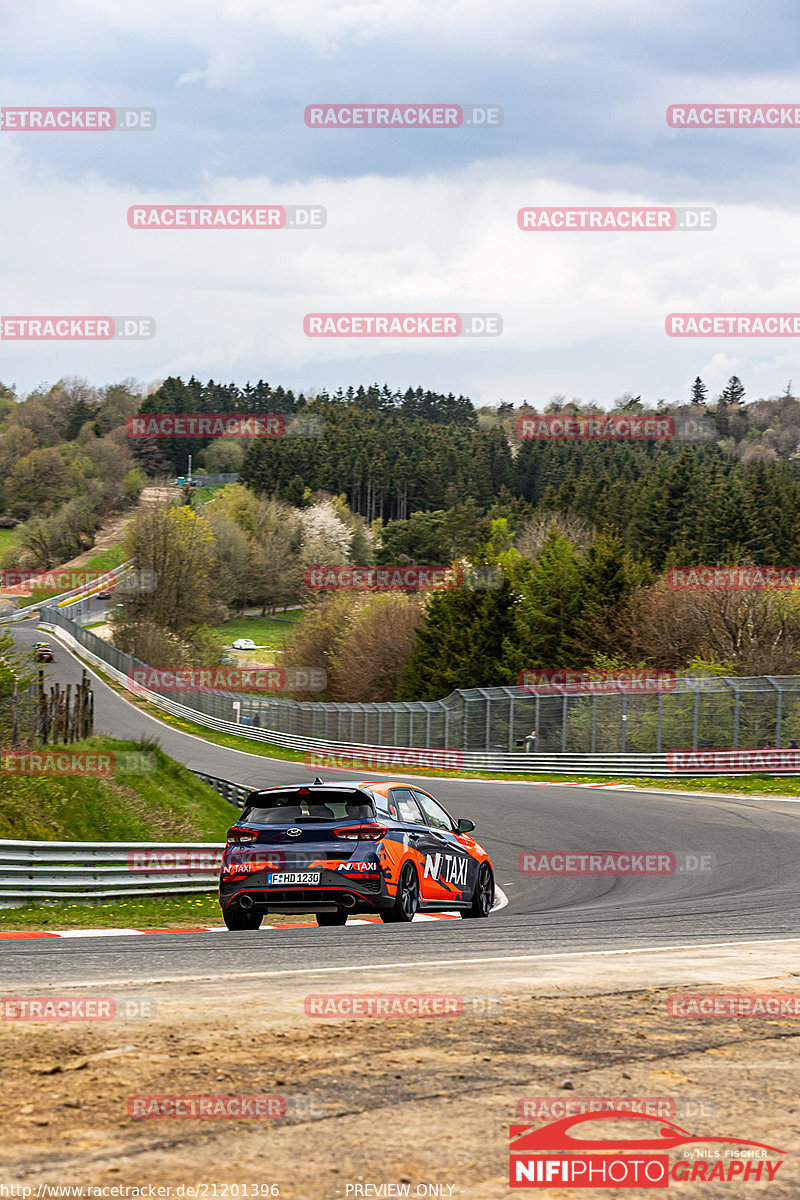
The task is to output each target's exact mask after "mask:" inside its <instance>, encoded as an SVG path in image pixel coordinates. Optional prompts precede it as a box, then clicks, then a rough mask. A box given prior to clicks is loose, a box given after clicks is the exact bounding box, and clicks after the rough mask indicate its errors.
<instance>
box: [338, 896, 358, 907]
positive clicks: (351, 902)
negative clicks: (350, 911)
mask: <svg viewBox="0 0 800 1200" xmlns="http://www.w3.org/2000/svg"><path fill="white" fill-rule="evenodd" d="M341 905H342V908H355V906H356V898H355V896H342V899H341Z"/></svg>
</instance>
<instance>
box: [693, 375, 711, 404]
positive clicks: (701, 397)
mask: <svg viewBox="0 0 800 1200" xmlns="http://www.w3.org/2000/svg"><path fill="white" fill-rule="evenodd" d="M707 400H708V388H707V387H706V385H705V384H704V383H703V381H702V379H701V378H700V376H699V375H698V376H697V378H696V379H695V381H694V383H693V384H692V404H700V405H702V406H703V408H705V406H706V402H707Z"/></svg>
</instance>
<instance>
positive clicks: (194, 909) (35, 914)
mask: <svg viewBox="0 0 800 1200" xmlns="http://www.w3.org/2000/svg"><path fill="white" fill-rule="evenodd" d="M313 920H314V918H313V917H308V916H294V915H292V914H289V915H287V914H283V913H272V914H270V915H269V916H268V917H266V918H265V924H268V925H296V924H298V923H300V924H305V923H308V922H309V921H313ZM208 925H211V926H219V927H220V928H222V927H223V925H224V922H223V920H222V915H221V912H220V907H219V901H218V900H217V895H216V892H208V893H202V894H200V895H183V896H142V897H141V899H138V898H137V897H135V896H123V897H120V898H119V899H115V900H108V901H104V902H103V903H102V904H79V903H77V902H75V903H71V902H70V901H64V900H53V901H52V902H51V903H47V904H26V905H25V906H24V907H23V908H3V909H0V933H2V932H3V931H6V932H12V931H15V930H20V931H23V930H36V929H43V930H48V929H202V928H205V927H206V926H208Z"/></svg>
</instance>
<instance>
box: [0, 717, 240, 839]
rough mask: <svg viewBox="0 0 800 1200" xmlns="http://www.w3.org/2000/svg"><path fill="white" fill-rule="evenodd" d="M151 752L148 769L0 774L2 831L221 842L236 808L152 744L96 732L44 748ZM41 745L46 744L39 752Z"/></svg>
mask: <svg viewBox="0 0 800 1200" xmlns="http://www.w3.org/2000/svg"><path fill="white" fill-rule="evenodd" d="M56 749H58V750H62V751H64V752H67V753H82V752H86V753H96V754H125V755H128V754H130V753H132V752H134V753H139V754H144V753H147V754H151V755H153V757H154V758H155V770H153V771H152V772H150V773H148V774H117V775H109V776H105V775H88V774H81V775H70V776H66V775H21V774H12V773H10V772H9V771H7V770H6V771H3V773H2V788H1V789H0V838H7V839H12V840H15V841H29V840H30V841H39V840H42V841H76V842H137V841H139V842H143V841H152V842H165V841H174V842H221V841H224V840H225V834H226V832H227V830H228V829H229V828H230V826H231V824H232V821H233V818H234V817H235V815H236V811H237V810H236V809H235V808H234V807H233V805H231V804H229V803H228V801H227V800H223V798H222V797H221V796H219V795H218V794H217V793H216V792H215V791H214V790H213V789H212V788H210V787H208V785H207V784H205V783H202V782H201V781H200V780H199V779H198V778H197V776H196V775H193V774H192V772H191V771H189V770H187V768H186V767H183V766H181V765H180V763H177V762H175V761H174V760H173V759H171V758H168V757H167V755H166V754H164V752H163V751H162V750H160V749H159V748H158V747H157V746H156V744H155V743H150V742H137V743H134V742H123V741H118V740H116V739H114V738H108V737H93V738H89V739H87V740H86V741H85V742H76V743H75V744H74V745H71V746H66V747H58V748H56V747H46V748H45V750H46V751H55V750H56ZM43 752H44V751H43Z"/></svg>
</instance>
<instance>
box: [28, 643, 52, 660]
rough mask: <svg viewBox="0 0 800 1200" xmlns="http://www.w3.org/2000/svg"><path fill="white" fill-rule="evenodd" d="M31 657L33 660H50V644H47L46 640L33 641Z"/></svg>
mask: <svg viewBox="0 0 800 1200" xmlns="http://www.w3.org/2000/svg"><path fill="white" fill-rule="evenodd" d="M33 657H34V661H35V662H52V661H53V648H52V646H49V645H48V644H47V642H34V646H33Z"/></svg>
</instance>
